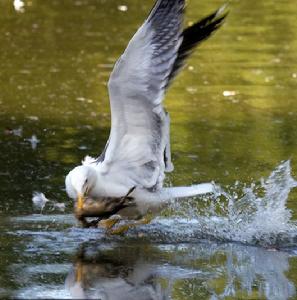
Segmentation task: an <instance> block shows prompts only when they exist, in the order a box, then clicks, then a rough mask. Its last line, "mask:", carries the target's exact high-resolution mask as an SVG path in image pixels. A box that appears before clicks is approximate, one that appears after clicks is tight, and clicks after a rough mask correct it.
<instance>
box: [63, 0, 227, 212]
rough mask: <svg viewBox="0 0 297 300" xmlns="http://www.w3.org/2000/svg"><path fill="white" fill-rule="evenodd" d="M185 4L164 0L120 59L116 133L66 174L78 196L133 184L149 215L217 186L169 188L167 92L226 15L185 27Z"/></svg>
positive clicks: (112, 88) (114, 76)
mask: <svg viewBox="0 0 297 300" xmlns="http://www.w3.org/2000/svg"><path fill="white" fill-rule="evenodd" d="M184 5H185V3H184V0H159V1H157V2H156V4H155V6H154V8H153V9H152V11H151V13H150V15H149V17H148V18H147V20H146V21H145V22H144V24H143V25H142V26H141V27H140V28H139V29H138V31H137V32H136V34H135V35H134V36H133V38H132V39H131V41H130V42H129V44H128V46H127V48H126V50H125V52H124V53H123V55H122V56H121V57H120V58H119V60H118V61H117V63H116V64H115V66H114V69H113V71H112V73H111V76H110V79H109V83H108V90H109V97H110V106H111V132H110V137H109V140H108V142H107V145H106V147H105V149H104V151H103V153H102V154H101V155H100V156H99V157H98V158H97V159H93V158H90V157H86V159H85V160H84V161H83V162H82V165H81V166H79V167H76V168H75V169H73V170H72V171H71V172H70V173H69V174H68V175H67V177H66V190H67V193H68V195H69V196H70V197H71V198H73V199H76V198H77V197H79V196H81V195H83V196H85V197H91V198H93V199H95V200H96V199H98V201H100V198H102V197H111V198H120V197H124V196H125V195H126V194H127V193H128V191H129V190H131V188H133V187H134V188H135V189H134V190H133V191H132V193H131V194H130V195H129V196H130V197H132V198H133V199H134V200H135V203H136V204H137V208H138V210H139V211H140V212H141V213H142V214H144V213H145V212H146V211H147V210H149V209H152V208H155V207H158V206H160V205H162V204H164V203H167V202H168V201H170V200H171V199H174V198H177V197H178V198H183V197H189V196H195V195H199V194H205V193H210V192H212V191H213V186H212V184H210V183H207V184H202V185H194V186H190V187H174V188H163V181H164V178H165V174H164V172H170V171H172V170H173V165H172V162H171V155H170V137H169V127H170V119H169V114H168V113H167V112H166V111H165V110H164V108H163V106H162V100H163V98H164V93H165V91H166V88H167V87H168V85H169V83H170V82H171V80H172V79H173V78H174V77H175V75H176V74H177V73H178V71H179V70H180V69H181V67H182V66H183V64H184V60H185V58H186V57H187V56H189V54H190V53H191V52H192V51H193V49H194V47H195V46H196V45H197V44H198V43H199V42H200V41H202V40H203V39H205V38H207V37H208V36H209V35H210V34H211V33H212V32H213V31H214V30H215V29H217V28H218V27H219V26H220V25H221V23H222V21H223V19H224V17H225V16H219V14H218V12H215V13H213V14H211V15H209V16H208V17H206V18H204V19H203V20H201V21H199V22H197V23H196V24H194V25H192V26H191V27H189V28H187V29H186V30H184V31H182V23H183V13H184ZM220 14H221V11H220Z"/></svg>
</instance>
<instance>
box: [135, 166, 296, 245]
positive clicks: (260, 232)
mask: <svg viewBox="0 0 297 300" xmlns="http://www.w3.org/2000/svg"><path fill="white" fill-rule="evenodd" d="M296 186H297V181H295V180H294V179H293V178H292V176H291V167H290V161H286V162H283V163H282V164H280V165H279V166H278V167H277V168H276V169H275V170H274V171H273V172H272V173H271V174H270V176H269V177H268V178H267V179H266V180H264V179H263V180H261V182H260V183H258V184H256V183H253V184H251V185H250V186H249V187H247V186H245V185H241V184H240V183H238V182H237V183H235V185H234V186H233V187H230V188H228V191H226V190H224V189H223V188H222V187H220V186H218V185H217V186H216V190H217V192H216V195H215V196H214V199H213V200H212V202H211V203H209V201H208V200H209V199H208V200H207V199H206V202H205V203H206V205H204V206H203V207H202V208H201V207H200V208H199V207H198V208H193V203H191V207H188V208H187V209H184V208H183V211H182V212H181V213H182V214H183V215H184V216H188V217H189V216H190V217H189V218H181V217H175V218H168V219H165V218H158V219H156V220H155V221H154V222H153V223H152V224H151V225H149V231H150V237H151V238H155V239H157V240H162V241H164V239H165V240H168V241H173V240H174V241H176V242H185V241H191V242H193V241H194V240H195V239H196V240H197V239H201V238H211V239H215V240H221V241H236V242H240V243H247V244H253V245H262V246H267V247H288V246H296V245H297V223H296V222H294V221H292V219H291V217H292V216H291V211H290V210H289V209H288V208H287V200H288V196H289V193H290V191H291V189H293V188H294V187H296ZM175 209H176V207H175ZM143 230H145V231H146V232H147V231H148V228H147V227H146V228H145V229H144V227H143ZM135 231H139V230H137V229H136V230H135ZM134 233H135V232H134ZM132 235H133V234H132Z"/></svg>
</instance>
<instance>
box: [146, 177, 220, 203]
mask: <svg viewBox="0 0 297 300" xmlns="http://www.w3.org/2000/svg"><path fill="white" fill-rule="evenodd" d="M214 191H215V189H214V185H213V184H212V183H201V184H196V185H192V186H179V187H167V188H162V189H161V190H160V191H158V192H154V193H145V194H142V197H141V202H142V201H143V202H144V203H145V204H146V205H147V206H152V207H153V206H161V205H163V204H168V203H170V202H171V201H173V200H175V199H182V198H187V197H193V196H198V195H204V194H208V193H213V192H214Z"/></svg>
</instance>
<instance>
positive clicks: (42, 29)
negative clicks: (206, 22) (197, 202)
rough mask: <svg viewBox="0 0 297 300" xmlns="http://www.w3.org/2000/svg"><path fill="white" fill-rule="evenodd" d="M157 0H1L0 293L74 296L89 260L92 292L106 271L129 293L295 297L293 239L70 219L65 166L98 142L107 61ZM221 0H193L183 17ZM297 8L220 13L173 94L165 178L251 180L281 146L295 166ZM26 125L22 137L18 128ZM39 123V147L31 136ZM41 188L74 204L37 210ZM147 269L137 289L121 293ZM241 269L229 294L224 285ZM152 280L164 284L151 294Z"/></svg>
mask: <svg viewBox="0 0 297 300" xmlns="http://www.w3.org/2000/svg"><path fill="white" fill-rule="evenodd" d="M152 4H153V1H149V0H145V1H144V0H142V1H140V0H125V1H119V0H101V1H91V0H89V1H86V0H76V1H70V0H69V1H58V0H52V1H38V0H31V1H25V2H24V7H23V9H22V11H16V10H15V9H14V6H13V1H8V0H0V11H1V17H0V44H1V47H0V128H1V130H0V156H1V168H0V192H1V199H2V201H1V202H0V217H1V219H0V229H1V236H0V251H1V252H0V255H1V259H0V270H1V275H0V296H3V297H5V296H9V297H13V296H14V297H37V296H40V297H54V298H59V297H64V298H65V297H70V294H69V293H68V292H67V293H68V294H67V293H66V292H64V290H67V291H68V290H69V288H68V289H67V288H66V289H65V287H64V283H65V280H66V278H68V281H69V280H70V279H71V278H72V277H73V276H74V277H73V278H75V275H73V274H75V273H78V271H77V269H81V268H83V269H84V270H85V271H84V272H83V273H84V280H85V286H84V289H85V292H86V293H87V292H89V293H91V292H92V291H95V290H96V289H97V290H98V285H100V284H102V282H105V283H106V284H107V285H108V284H109V287H115V286H118V287H120V290H121V291H122V293H121V294H120V295H121V296H122V297H123V299H131V297H132V296H133V297H134V298H135V299H142V298H141V297H143V299H161V298H160V297H161V296H160V295H161V294H162V293H163V294H162V295H163V296H164V297H165V299H167V298H166V297H168V298H169V297H172V298H173V299H216V298H214V297H215V295H221V296H220V297H221V298H224V297H226V299H239V298H240V299H265V298H269V299H287V298H289V297H290V296H291V298H292V299H293V298H294V297H296V296H294V292H293V291H294V290H295V285H296V284H297V275H296V274H297V258H296V256H295V251H297V250H296V249H297V246H296V249H295V248H294V249H291V250H290V251H289V252H288V251H287V250H281V251H269V250H266V249H263V248H260V247H259V248H258V247H249V246H243V245H237V244H232V243H231V244H224V243H223V244H217V243H212V242H206V241H202V240H201V242H199V243H196V244H192V243H190V244H170V245H168V244H166V245H162V243H160V242H159V243H157V244H154V243H150V242H143V243H139V242H137V241H136V242H135V241H134V242H127V241H125V239H120V240H117V239H115V241H113V240H111V241H110V240H108V241H105V240H104V237H102V234H101V233H100V234H99V233H98V236H97V235H96V232H88V234H89V235H90V236H88V238H86V236H87V235H86V233H84V232H82V231H80V230H79V229H77V228H75V222H74V220H73V219H72V218H71V216H70V214H71V213H72V203H71V201H70V200H68V199H67V197H66V194H65V191H64V178H65V174H67V173H68V172H69V170H70V169H72V168H73V167H74V166H75V165H77V164H78V163H79V162H80V160H81V159H82V158H83V157H84V156H85V155H87V154H89V155H92V156H96V155H98V154H99V153H100V151H101V150H102V148H103V147H104V145H105V142H106V139H107V138H108V135H109V128H110V127H109V126H110V115H109V102H108V95H107V87H106V84H107V80H108V77H109V74H110V72H111V70H112V66H113V64H114V62H115V61H116V59H117V58H118V57H119V55H120V54H121V53H122V52H123V50H124V49H125V47H126V45H127V42H128V41H129V39H130V38H131V36H132V35H133V33H134V32H135V31H136V29H137V28H138V26H139V25H140V24H141V22H142V21H143V20H144V18H145V17H146V15H147V13H148V11H149V10H150V8H151V6H152ZM222 4H223V2H221V1H198V0H197V1H194V0H189V1H188V8H187V14H186V23H189V22H193V21H195V20H196V19H198V18H201V17H203V16H205V15H207V14H209V13H210V12H212V11H213V10H215V9H216V8H218V7H219V6H220V5H222ZM123 5H124V6H125V7H126V8H127V10H126V11H122V10H123V9H121V6H123ZM124 10H125V9H124ZM296 15H297V6H296V3H295V2H294V1H292V0H283V1H278V2H277V1H273V0H265V1H264V0H262V1H255V0H250V1H243V0H242V1H232V3H231V5H230V14H229V15H228V18H227V21H226V23H225V24H224V26H223V27H222V28H221V29H220V30H219V31H218V32H217V33H216V34H215V35H213V36H212V37H211V38H210V39H209V40H208V41H207V42H205V43H204V44H203V45H201V46H200V48H199V51H196V52H195V54H194V55H193V56H192V58H191V59H190V60H189V62H188V67H187V68H186V69H185V70H184V71H183V73H182V74H181V75H180V76H179V77H178V78H177V79H176V81H175V83H174V84H173V86H172V87H171V88H170V91H169V92H168V94H167V96H166V101H165V105H166V107H167V109H168V111H169V112H170V114H171V120H172V124H171V141H172V152H173V154H172V156H173V162H174V165H175V171H174V173H172V174H170V175H169V176H168V179H167V183H169V184H174V185H188V184H192V183H198V182H207V181H212V180H213V181H215V182H217V183H219V184H220V185H222V186H228V185H232V184H234V182H235V181H239V182H241V183H247V184H249V183H251V182H255V181H258V180H259V179H260V178H261V177H263V176H264V177H267V176H268V175H269V174H270V172H271V171H272V170H273V169H274V168H275V167H276V166H277V165H278V164H279V163H280V162H281V161H283V160H287V159H291V166H292V170H293V175H294V174H296V170H297V162H296V153H297V152H296V150H297V101H296V100H297V96H296V95H297V94H296V88H297V54H296V49H297V25H296ZM224 91H225V93H224ZM226 91H229V92H230V91H231V92H232V93H231V94H233V95H232V96H227V94H228V93H226ZM229 94H230V93H229ZM18 128H22V134H21V136H18V135H16V134H11V130H12V129H18ZM32 135H35V136H36V137H37V139H38V140H39V143H38V144H37V147H36V149H32V146H31V143H30V142H29V141H28V140H27V139H29V138H31V137H32ZM34 191H40V192H43V193H45V194H46V196H47V197H48V198H50V199H55V200H56V201H59V202H63V203H66V204H67V207H66V211H65V213H64V214H65V215H64V214H63V213H60V215H57V214H59V212H57V211H54V212H52V211H51V210H50V209H47V210H45V212H44V215H43V216H41V217H40V216H39V215H32V214H33V213H38V211H36V210H34V209H33V207H32V200H31V199H32V193H33V192H34ZM296 199H297V195H296V192H292V193H291V194H290V197H289V199H288V203H287V205H288V207H289V208H290V209H291V210H292V213H293V216H295V215H296V213H297V205H296ZM53 213H54V217H53V218H52V219H47V218H46V216H47V215H51V214H53ZM23 216H25V217H24V218H22V217H23ZM28 216H29V219H26V218H28ZM14 217H17V218H20V219H14ZM44 218H45V219H44ZM65 220H66V221H65ZM272 222H273V220H272ZM99 238H100V239H103V241H102V240H100V239H99ZM98 239H99V240H98ZM96 240H97V242H96ZM101 244H103V246H102V247H100V245H101ZM82 249H86V251H85V252H86V253H87V254H84V255H82V254H81V253H82V252H84V251H83V250H82ZM85 256H86V257H85ZM90 257H92V258H90ZM231 261H232V263H231ZM81 266H83V267H81ZM72 269H73V272H74V273H73V274H72V273H71V272H72V271H71V270H72ZM240 270H241V271H240ZM242 270H245V271H242ZM249 271H250V272H249ZM251 273H253V274H255V276H254V277H252V276H251ZM71 274H72V275H73V276H72V275H71ZM92 274H93V275H92ZM131 274H132V275H133V276H134V277H133V276H132V275H131ZM139 274H144V275H143V281H141V282H142V288H143V290H142V289H140V288H138V289H137V291H134V290H133V293H136V292H137V293H138V294H137V296H135V295H136V294H131V293H130V294H128V292H127V293H126V290H129V288H130V290H129V291H130V292H131V284H132V283H133V284H132V285H133V286H134V288H135V285H136V284H135V282H134V281H137V280H136V279H135V278H138V277H139V278H141V276H140V275H139ZM248 274H249V275H248ZM71 276H72V277H71ZM129 276H130V277H129ZM249 276H251V277H252V278H253V280H252V283H251V285H250V286H251V287H250V289H249V288H247V287H246V286H248V284H247V283H246V282H247V281H248V279H250V278H251V277H249ZM132 277H133V278H132ZM233 277H234V278H235V277H236V282H235V284H234V285H233V287H234V293H233V292H232V291H231V292H230V289H229V290H228V282H229V283H230V278H233ZM69 278H70V279H69ZM73 278H72V279H73ZM131 278H132V279H131ZM115 279H117V281H116V280H115ZM139 280H141V279H139ZM66 281H67V280H66ZM68 281H67V282H68ZM70 281H71V280H70ZM73 281H74V282H75V280H72V282H73ZM96 282H97V283H96ZM244 282H245V283H246V286H245V285H244V284H243V283H244ZM278 284H279V285H278ZM127 285H128V287H127ZM66 286H67V285H66ZM264 287H266V288H267V287H270V288H271V289H270V291H271V290H272V291H271V293H268V292H267V289H266V294H265V291H264V290H265V288H264ZM273 287H275V290H273ZM112 289H113V288H111V290H112ZM135 289H136V288H135ZM114 290H116V288H114ZM148 290H153V291H154V293H155V294H156V295H157V296H156V297H155V298H153V296H151V298H149V297H148V296H147V295H148V294H146V293H148ZM224 290H225V294H224ZM228 291H229V294H228ZM50 292H51V294H49V293H50ZM80 292H81V291H80ZM42 293H43V294H42ZM152 293H153V292H152ZM126 294H127V295H128V296H126V298H124V296H125V295H126ZM155 294H154V295H155ZM79 295H80V296H81V297H82V296H83V294H79ZM93 295H95V294H93ZM98 295H99V294H97V298H98V297H99V296H98ZM141 295H142V296H141ZM227 295H229V296H227ZM265 295H266V296H265ZM85 296H86V295H85ZM86 297H87V296H86ZM88 297H90V294H88ZM100 297H103V296H102V295H101V296H100ZM114 297H116V296H114ZM157 297H159V298H157ZM185 297H186V298H185ZM221 298H218V299H221ZM102 299H105V298H102ZM111 299H113V298H111ZM115 299H116V298H115Z"/></svg>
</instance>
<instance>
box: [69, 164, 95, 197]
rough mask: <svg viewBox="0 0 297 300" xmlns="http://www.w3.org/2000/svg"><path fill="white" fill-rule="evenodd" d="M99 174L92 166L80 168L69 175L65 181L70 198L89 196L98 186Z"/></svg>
mask: <svg viewBox="0 0 297 300" xmlns="http://www.w3.org/2000/svg"><path fill="white" fill-rule="evenodd" d="M96 181H97V174H96V171H95V170H94V168H92V167H90V166H78V167H76V168H74V169H73V170H72V171H70V172H69V173H68V175H67V176H66V179H65V185H66V191H67V194H68V195H69V197H70V198H72V199H79V198H84V197H86V196H88V195H89V194H90V193H91V192H92V189H93V188H94V186H95V185H96Z"/></svg>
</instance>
